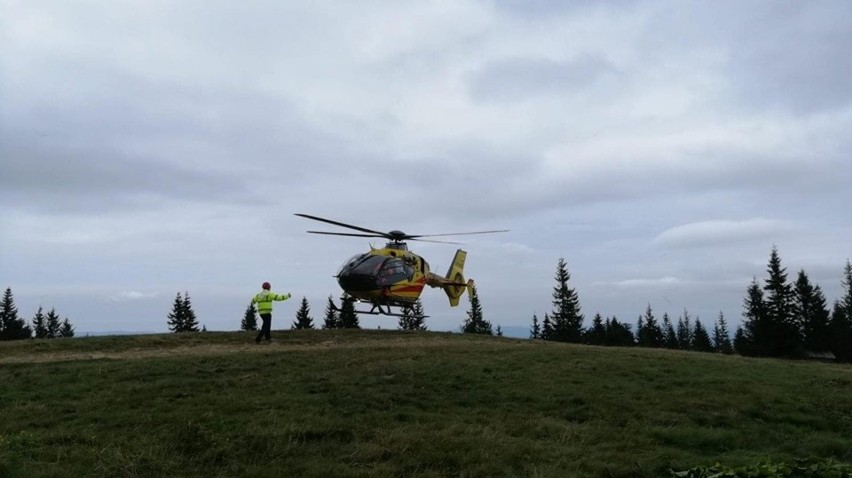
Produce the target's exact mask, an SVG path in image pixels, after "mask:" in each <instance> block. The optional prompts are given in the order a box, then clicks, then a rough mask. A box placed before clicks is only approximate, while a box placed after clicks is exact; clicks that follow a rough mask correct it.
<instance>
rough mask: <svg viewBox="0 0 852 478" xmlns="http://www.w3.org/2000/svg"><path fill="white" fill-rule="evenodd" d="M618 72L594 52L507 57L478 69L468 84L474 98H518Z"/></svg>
mask: <svg viewBox="0 0 852 478" xmlns="http://www.w3.org/2000/svg"><path fill="white" fill-rule="evenodd" d="M618 74H619V73H618V70H617V69H616V68H615V67H614V66H613V65H612V64H611V63H609V62H608V61H606V60H605V59H603V58H599V57H593V56H584V57H580V58H577V59H572V60H566V61H553V60H549V59H544V58H510V59H505V60H499V61H495V62H492V63H489V64H487V65H485V66H484V67H482V68H480V69H479V70H477V71H476V72H475V73H474V74H473V75H471V78H470V80H469V86H468V88H469V90H470V95H471V97H472V98H473V99H474V100H476V101H518V100H524V99H527V98H530V97H536V96H546V95H552V94H559V93H562V92H571V91H574V90H578V89H583V88H587V87H590V86H592V85H594V84H595V83H596V82H598V81H600V80H601V79H603V78H604V77H606V76H615V75H618Z"/></svg>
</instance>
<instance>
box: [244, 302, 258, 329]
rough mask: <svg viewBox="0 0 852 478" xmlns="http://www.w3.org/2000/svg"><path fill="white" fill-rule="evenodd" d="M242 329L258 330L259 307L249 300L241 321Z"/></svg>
mask: <svg viewBox="0 0 852 478" xmlns="http://www.w3.org/2000/svg"><path fill="white" fill-rule="evenodd" d="M240 330H248V331H257V309H256V308H255V306H254V302H249V305H248V307H246V312H245V314H243V320H242V321H240Z"/></svg>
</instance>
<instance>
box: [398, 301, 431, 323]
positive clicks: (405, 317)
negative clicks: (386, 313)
mask: <svg viewBox="0 0 852 478" xmlns="http://www.w3.org/2000/svg"><path fill="white" fill-rule="evenodd" d="M398 327H399V329H400V330H426V314H425V313H424V312H423V303H422V302H420V299H419V298H418V299H416V300H415V301H414V302H412V303H411V304H410V305H408V304H406V305H404V306H403V307H402V315H401V316H400V317H399V321H398Z"/></svg>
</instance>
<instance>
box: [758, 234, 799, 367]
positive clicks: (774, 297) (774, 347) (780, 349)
mask: <svg viewBox="0 0 852 478" xmlns="http://www.w3.org/2000/svg"><path fill="white" fill-rule="evenodd" d="M767 272H769V277H768V278H767V279H766V284H764V286H763V290H764V291H765V292H766V300H765V304H766V319H767V325H768V337H767V343H766V345H767V346H768V350H766V354H767V355H769V356H772V357H779V356H793V355H795V354H796V353H797V349H798V348H799V347H800V346H801V334H799V328H798V327H797V326H796V316H797V315H798V312H797V311H796V296H795V293H794V292H793V287H792V286H791V285H790V284H789V283H788V282H787V269H785V268H784V267H781V257H780V256H779V254H778V248H777V247H773V248H772V253H771V254H770V256H769V264H768V265H767Z"/></svg>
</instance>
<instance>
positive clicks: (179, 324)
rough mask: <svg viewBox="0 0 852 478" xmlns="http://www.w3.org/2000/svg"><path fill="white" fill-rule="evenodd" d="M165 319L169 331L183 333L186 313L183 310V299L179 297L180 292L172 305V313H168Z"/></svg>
mask: <svg viewBox="0 0 852 478" xmlns="http://www.w3.org/2000/svg"><path fill="white" fill-rule="evenodd" d="M167 318H168V320H167V321H166V324H168V326H169V330H171V331H172V332H175V333H177V332H183V331H184V327H185V324H186V311H185V310H184V308H183V297H181V295H180V292H178V293H177V296H176V297H175V301H174V304H173V305H172V311H171V312H169V315H168V316H167Z"/></svg>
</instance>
